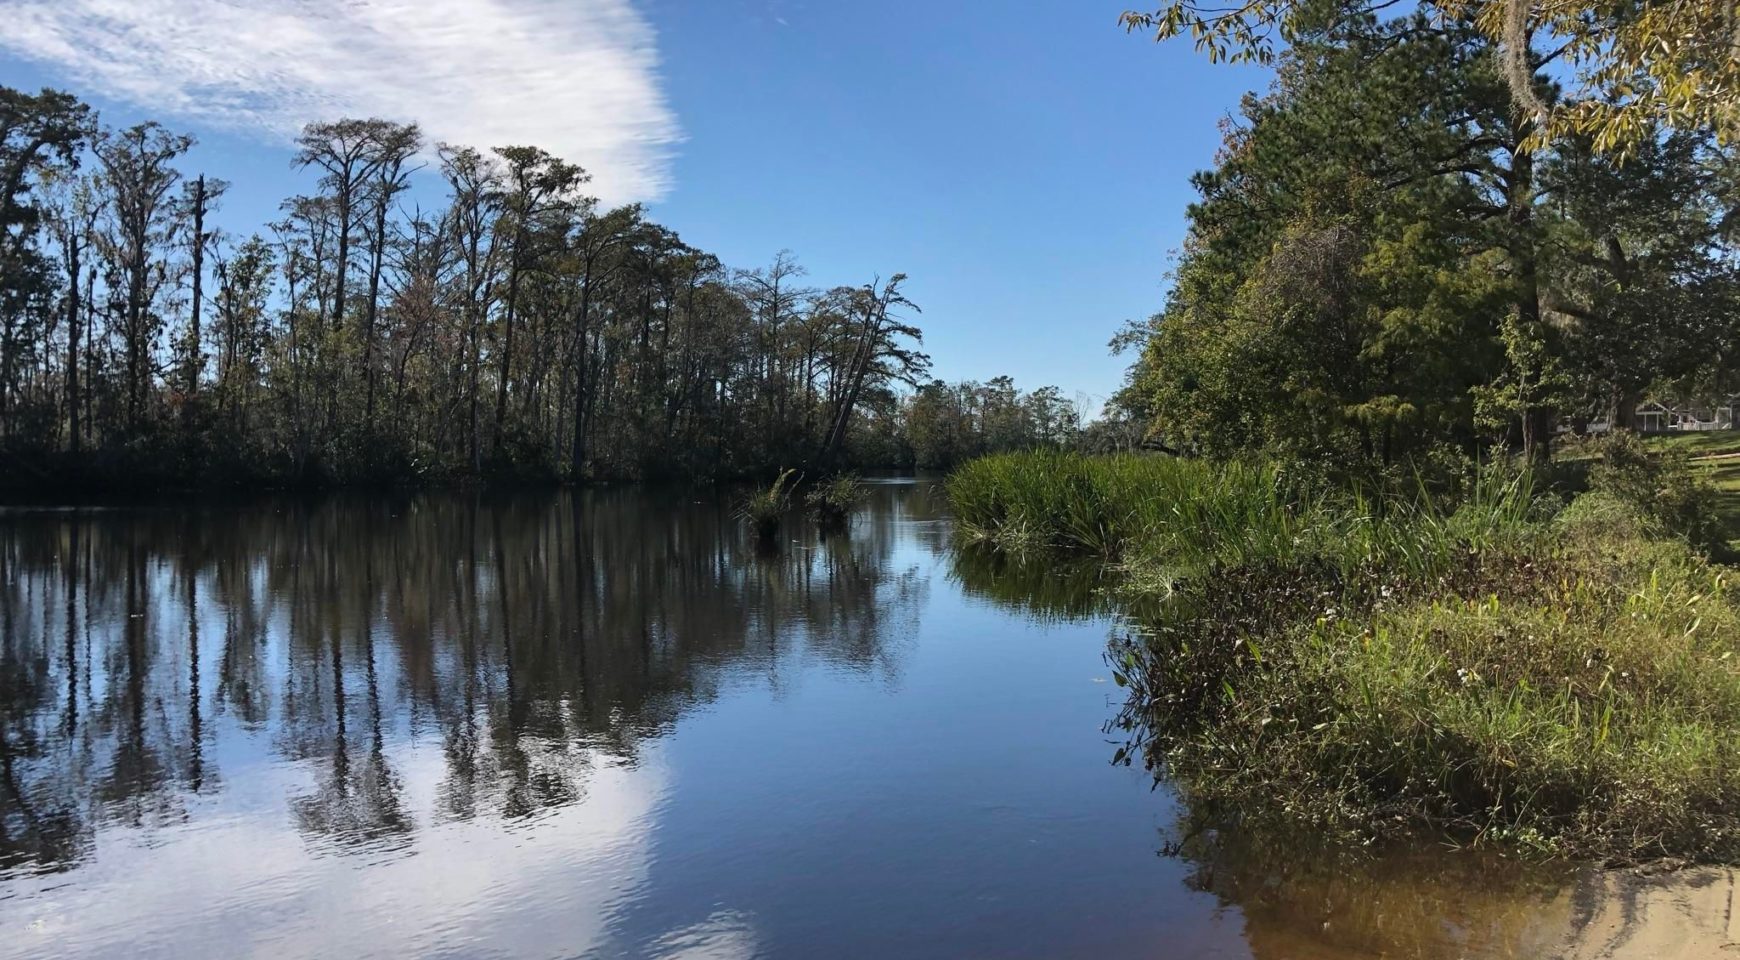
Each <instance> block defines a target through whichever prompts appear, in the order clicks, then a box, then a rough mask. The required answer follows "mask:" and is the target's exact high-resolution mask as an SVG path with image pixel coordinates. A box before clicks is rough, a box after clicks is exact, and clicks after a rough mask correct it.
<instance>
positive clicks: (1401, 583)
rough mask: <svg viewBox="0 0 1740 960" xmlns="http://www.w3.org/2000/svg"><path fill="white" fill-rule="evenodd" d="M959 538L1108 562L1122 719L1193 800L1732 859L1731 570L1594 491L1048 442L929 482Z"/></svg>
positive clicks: (1531, 844)
mask: <svg viewBox="0 0 1740 960" xmlns="http://www.w3.org/2000/svg"><path fill="white" fill-rule="evenodd" d="M948 492H949V495H950V497H951V499H952V500H953V501H954V503H955V507H956V510H957V511H958V512H959V515H960V518H961V523H962V525H963V530H964V531H965V535H966V536H967V537H968V538H969V539H974V540H979V541H984V542H988V543H992V544H998V545H1001V546H1002V547H1003V548H1004V549H1006V550H1011V551H1021V550H1028V551H1033V550H1048V551H1053V552H1063V553H1069V554H1074V555H1077V556H1082V555H1092V556H1098V557H1101V558H1103V560H1109V561H1115V563H1114V564H1113V565H1114V566H1115V568H1116V570H1117V571H1118V572H1119V574H1120V577H1121V586H1119V587H1118V588H1117V590H1118V593H1119V595H1120V596H1121V597H1122V598H1123V600H1124V603H1123V606H1124V608H1125V610H1126V612H1127V613H1128V622H1129V623H1130V624H1131V625H1130V626H1129V628H1128V629H1127V630H1124V631H1121V632H1120V634H1119V635H1118V636H1117V637H1115V638H1114V640H1113V643H1112V646H1111V648H1110V651H1109V653H1108V657H1109V660H1110V663H1111V666H1112V667H1113V670H1114V679H1116V680H1117V681H1118V682H1119V683H1120V684H1122V685H1125V686H1127V687H1129V688H1130V693H1131V696H1130V699H1129V701H1128V705H1127V706H1126V708H1125V709H1124V711H1123V713H1122V714H1121V715H1120V717H1119V718H1118V720H1117V721H1116V726H1117V727H1119V728H1120V729H1121V730H1122V731H1123V733H1124V734H1125V735H1126V738H1127V744H1126V746H1125V748H1124V749H1123V750H1121V751H1119V754H1118V757H1117V759H1118V760H1121V761H1124V762H1130V761H1132V760H1134V759H1135V758H1137V757H1141V758H1142V759H1143V760H1144V761H1145V762H1146V763H1147V765H1148V766H1149V767H1150V769H1152V770H1153V771H1154V772H1155V773H1156V775H1157V776H1159V775H1164V776H1166V777H1167V778H1168V779H1170V780H1171V781H1172V782H1173V783H1174V784H1175V785H1177V786H1178V788H1179V789H1181V790H1183V791H1185V792H1186V793H1187V794H1188V795H1190V796H1191V798H1192V799H1193V800H1194V801H1197V802H1200V803H1204V804H1207V805H1209V806H1212V807H1215V808H1217V809H1222V810H1224V811H1227V812H1228V815H1229V816H1237V817H1242V818H1279V819H1281V820H1283V821H1289V822H1299V821H1303V822H1308V823H1310V824H1311V825H1312V826H1313V827H1315V828H1318V829H1322V830H1326V831H1347V832H1349V833H1351V834H1356V835H1365V836H1372V835H1376V834H1381V833H1384V832H1387V831H1392V830H1394V831H1406V832H1414V831H1416V830H1418V829H1419V828H1421V827H1422V826H1423V827H1426V828H1428V829H1430V830H1434V831H1438V832H1440V833H1444V834H1448V835H1452V836H1455V837H1457V838H1459V839H1462V840H1467V841H1475V840H1478V841H1482V842H1486V841H1503V842H1504V843H1506V844H1508V845H1511V846H1521V847H1525V848H1529V849H1534V850H1539V851H1543V852H1551V853H1560V854H1579V855H1593V856H1600V857H1611V858H1616V859H1623V860H1631V859H1645V858H1655V857H1665V856H1685V857H1695V858H1710V859H1730V858H1734V857H1737V856H1740V737H1736V736H1735V735H1734V734H1735V732H1736V731H1740V595H1737V593H1736V591H1735V588H1734V587H1733V585H1732V583H1731V582H1730V581H1731V571H1729V570H1728V569H1727V568H1725V567H1722V566H1719V565H1715V564H1712V563H1710V562H1709V561H1708V560H1706V559H1705V558H1704V556H1703V555H1702V554H1700V553H1699V552H1698V551H1697V550H1696V549H1694V548H1693V547H1692V546H1691V545H1690V544H1689V543H1688V542H1687V541H1685V540H1684V539H1683V538H1678V537H1674V536H1670V535H1668V533H1667V528H1666V527H1665V526H1664V524H1663V523H1662V522H1661V520H1660V518H1659V517H1657V516H1654V515H1652V512H1651V511H1650V510H1648V509H1644V508H1640V507H1639V506H1638V505H1636V504H1633V503H1628V502H1626V501H1625V500H1624V499H1623V498H1621V497H1620V496H1619V495H1617V494H1615V493H1613V492H1601V493H1594V494H1587V495H1584V496H1582V497H1579V498H1578V499H1577V500H1575V501H1574V502H1573V503H1572V504H1571V505H1570V506H1569V507H1568V508H1564V509H1556V505H1555V503H1554V501H1553V500H1552V499H1551V498H1547V497H1542V496H1538V495H1537V494H1536V491H1535V490H1534V489H1533V487H1532V485H1531V483H1530V481H1529V479H1528V478H1527V477H1526V476H1506V475H1504V474H1503V473H1499V472H1489V473H1488V474H1487V475H1485V476H1483V477H1482V478H1481V479H1480V480H1479V481H1478V482H1476V483H1475V484H1474V485H1473V487H1472V488H1471V489H1469V490H1467V491H1465V492H1464V493H1463V495H1462V496H1461V497H1460V498H1459V499H1458V500H1457V501H1455V502H1445V501H1442V500H1439V499H1435V498H1432V497H1427V496H1424V495H1423V494H1416V495H1412V496H1409V495H1404V494H1387V495H1371V496H1365V497H1362V496H1359V495H1355V494H1341V495H1334V496H1332V495H1324V494H1311V493H1309V492H1307V491H1303V490H1300V489H1296V488H1294V487H1292V486H1291V485H1290V484H1289V482H1288V480H1287V478H1286V477H1285V475H1284V474H1282V473H1281V472H1279V471H1277V470H1274V469H1272V468H1266V467H1262V466H1252V465H1228V466H1215V465H1210V464H1204V463H1196V462H1184V461H1176V460H1167V459H1160V458H1145V457H1127V458H1106V459H1101V460H1095V459H1083V458H1068V457H1056V456H1051V455H1043V456H1032V457H1016V458H992V459H991V460H988V461H979V462H977V463H974V464H969V465H968V467H967V468H965V469H963V470H962V471H960V472H959V473H957V474H956V476H954V477H952V478H951V479H950V481H949V484H948Z"/></svg>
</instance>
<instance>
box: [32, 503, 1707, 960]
mask: <svg viewBox="0 0 1740 960" xmlns="http://www.w3.org/2000/svg"><path fill="white" fill-rule="evenodd" d="M871 491H872V493H871V497H870V500H869V502H868V503H867V504H866V505H865V506H864V508H863V509H861V510H860V511H858V512H857V514H856V515H855V516H854V518H853V521H852V524H851V527H850V530H849V531H848V532H846V533H845V534H844V535H830V536H827V537H821V536H819V535H818V532H817V531H815V530H814V529H812V528H810V527H808V526H806V525H805V524H803V523H801V522H798V521H797V520H795V518H794V519H793V520H792V521H791V522H788V523H787V524H786V526H785V528H784V530H783V532H782V538H781V543H780V545H779V548H778V549H777V550H774V551H772V552H768V551H762V550H758V549H756V547H755V546H754V545H753V544H752V543H751V542H750V539H749V538H748V537H747V536H745V535H744V533H743V531H741V530H740V529H739V528H738V525H737V524H736V523H735V522H733V521H732V519H731V510H730V506H729V499H728V498H721V497H712V496H684V495H678V494H668V495H661V494H654V493H648V492H645V491H629V490H620V491H589V492H584V493H572V494H561V495H554V494H552V495H547V496H516V497H506V498H495V499H491V498H479V497H467V496H453V495H430V496H404V497H398V498H379V497H375V498H363V497H357V498H334V499H328V500H323V501H317V502H315V501H303V500H285V501H282V502H276V503H271V504H267V505H264V506H262V505H260V504H253V505H248V506H236V507H224V506H221V505H206V506H202V507H195V508H189V507H185V506H182V507H173V508H163V509H151V510H115V511H96V510H86V511H69V512H58V513H57V512H40V511H38V512H25V513H12V514H6V513H0V711H4V712H3V714H0V724H3V726H0V931H4V933H5V934H6V935H5V936H3V937H0V957H10V956H20V957H36V956H114V957H129V958H132V957H139V956H164V957H180V956H187V955H190V954H214V955H225V956H231V955H236V956H239V955H250V954H252V955H270V956H335V957H356V956H365V955H366V956H405V955H430V956H436V955H445V956H456V957H472V956H503V957H518V956H534V957H546V956H564V957H618V956H639V957H658V958H671V957H707V958H732V957H750V956H773V957H786V956H791V957H808V956H864V957H886V956H898V957H960V956H987V957H990V956H995V957H1035V958H1038V957H1046V958H1052V957H1094V958H1101V957H1151V956H1157V957H1171V956H1191V957H1194V956H1211V957H1234V958H1246V957H1250V958H1261V960H1297V958H1317V957H1322V958H1328V957H1408V958H1420V960H1426V958H1431V960H1438V958H1445V960H1448V958H1452V957H1457V958H1461V957H1468V958H1476V957H1485V958H1496V957H1526V956H1553V955H1558V954H1559V953H1561V952H1563V951H1562V950H1561V949H1560V947H1559V946H1558V945H1563V944H1566V943H1572V944H1576V943H1584V942H1597V941H1591V940H1589V939H1588V938H1585V939H1584V940H1580V941H1579V940H1573V939H1568V938H1569V936H1570V934H1569V933H1568V932H1567V931H1571V932H1575V931H1579V930H1592V929H1597V927H1599V929H1600V930H1602V931H1605V932H1604V933H1602V934H1601V936H1602V937H1606V938H1607V939H1601V940H1599V941H1598V942H1600V943H1606V942H1609V940H1611V939H1612V937H1617V936H1625V935H1629V934H1628V933H1627V932H1626V931H1627V927H1626V926H1625V923H1624V922H1623V921H1615V922H1611V923H1609V922H1607V921H1600V920H1590V919H1589V918H1592V917H1594V918H1599V917H1600V915H1601V911H1600V909H1599V908H1598V906H1596V904H1598V903H1599V902H1602V897H1603V896H1604V894H1602V893H1601V892H1600V891H1601V890H1602V889H1604V888H1603V887H1602V886H1601V883H1600V882H1598V881H1595V880H1591V879H1589V878H1588V877H1587V876H1586V875H1575V876H1574V875H1572V874H1570V873H1568V872H1566V871H1562V870H1555V869H1553V868H1547V869H1544V870H1535V869H1530V868H1525V867H1523V866H1520V865H1518V864H1515V863H1510V862H1505V861H1495V860H1489V859H1485V858H1480V857H1472V856H1466V855H1461V854H1456V855H1447V854H1445V853H1444V852H1442V851H1437V850H1427V851H1424V852H1420V851H1403V852H1401V853H1400V855H1396V856H1390V855H1384V856H1377V855H1373V854H1371V853H1369V852H1363V853H1360V854H1359V855H1357V856H1351V857H1350V856H1347V855H1346V852H1345V851H1331V850H1322V849H1314V848H1310V847H1306V846H1302V845H1301V844H1300V838H1299V837H1298V836H1296V835H1293V836H1281V837H1277V836H1276V835H1275V834H1273V833H1264V832H1262V831H1258V830H1222V831H1219V832H1216V831H1212V830H1201V829H1197V826H1200V824H1202V823H1204V822H1208V821H1207V820H1206V818H1205V817H1204V816H1203V815H1201V814H1200V813H1193V812H1192V811H1191V810H1190V809H1189V807H1188V804H1186V803H1184V802H1182V801H1181V800H1180V799H1179V798H1178V797H1177V796H1175V795H1174V794H1172V793H1171V792H1169V791H1168V790H1167V789H1165V788H1164V785H1161V786H1162V789H1160V790H1158V791H1151V790H1150V787H1151V786H1152V784H1151V782H1150V780H1149V777H1148V775H1147V774H1146V772H1145V771H1141V770H1134V769H1126V768H1123V767H1113V766H1110V765H1109V764H1108V763H1107V761H1108V760H1109V759H1110V757H1111V754H1112V751H1113V750H1114V749H1115V747H1116V744H1113V743H1108V742H1107V736H1106V734H1105V733H1104V732H1103V731H1102V724H1103V723H1105V721H1106V720H1107V718H1109V717H1113V716H1115V715H1116V713H1117V710H1118V707H1119V704H1120V702H1121V700H1122V691H1120V690H1119V689H1118V688H1117V687H1116V686H1114V685H1113V684H1112V683H1110V682H1109V671H1108V670H1107V669H1106V667H1105V664H1104V663H1103V661H1102V656H1103V653H1104V651H1105V649H1106V647H1105V639H1106V634H1107V631H1108V629H1109V628H1110V623H1109V621H1108V608H1107V606H1106V600H1105V596H1104V592H1103V591H1102V590H1100V589H1099V587H1100V580H1099V573H1098V571H1097V570H1095V569H1094V568H1091V567H1086V568H1074V567H1067V568H1066V567H1058V566H1057V565H1055V564H1049V565H1048V564H1032V563H1029V564H1022V563H1020V562H1018V561H1012V560H1009V559H1007V558H999V557H997V556H996V555H994V554H985V553H982V552H976V551H968V550H959V551H957V550H955V549H954V548H953V545H952V541H951V532H950V526H949V523H948V521H947V518H946V515H945V513H944V512H943V511H942V509H941V505H940V498H939V497H937V496H936V495H935V494H934V492H933V491H932V489H931V487H930V485H929V484H927V483H918V484H913V483H874V484H871ZM1175 823H1176V824H1182V826H1174V824H1175ZM1222 825H1223V826H1224V824H1222ZM1163 829H1165V830H1166V831H1167V833H1165V834H1161V833H1160V831H1162V830H1163ZM1157 836H1170V837H1173V838H1174V839H1176V838H1178V837H1185V838H1187V840H1186V841H1185V842H1183V843H1182V844H1178V845H1177V846H1176V848H1174V847H1173V846H1172V845H1170V844H1169V845H1168V847H1167V849H1166V850H1165V852H1166V853H1167V854H1170V855H1168V856H1156V855H1155V854H1156V849H1155V848H1156V846H1157V842H1156V837H1157ZM1592 891H1593V892H1592ZM1673 896H1676V897H1677V896H1678V894H1677V893H1675V894H1673ZM1609 899H1611V898H1609ZM1621 902H1641V901H1621ZM1675 902H1678V901H1675ZM1662 909H1664V910H1665V909H1667V908H1666V907H1663V908H1662ZM1610 915H1611V914H1610ZM1628 915H1629V914H1628ZM1601 923H1606V926H1600V924H1601ZM1579 949H1580V948H1579ZM1576 955H1578V956H1582V955H1583V954H1576ZM1588 955H1591V956H1593V955H1597V954H1595V953H1589V954H1588Z"/></svg>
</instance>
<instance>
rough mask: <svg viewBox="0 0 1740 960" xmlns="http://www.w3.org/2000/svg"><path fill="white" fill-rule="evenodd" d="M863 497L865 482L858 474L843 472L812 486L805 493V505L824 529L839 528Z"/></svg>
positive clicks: (843, 524)
mask: <svg viewBox="0 0 1740 960" xmlns="http://www.w3.org/2000/svg"><path fill="white" fill-rule="evenodd" d="M863 499H864V484H863V483H862V482H861V481H860V480H859V479H858V478H857V476H855V475H853V474H849V473H842V474H839V475H838V476H835V477H833V478H832V479H829V480H826V481H823V482H822V483H818V484H816V485H815V486H813V487H811V488H810V489H809V490H808V491H807V492H806V493H805V494H804V505H805V506H807V507H808V508H809V511H810V516H812V517H814V518H815V520H816V522H817V523H818V524H820V525H821V526H822V527H823V528H824V529H839V528H841V527H844V526H845V525H846V521H847V520H849V519H850V518H851V516H852V510H853V509H854V508H856V507H857V506H858V504H859V503H861V502H862V501H863Z"/></svg>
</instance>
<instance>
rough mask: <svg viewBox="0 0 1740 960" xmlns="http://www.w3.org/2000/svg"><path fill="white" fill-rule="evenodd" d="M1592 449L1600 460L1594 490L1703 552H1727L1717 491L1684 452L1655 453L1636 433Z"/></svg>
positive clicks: (1592, 481) (1618, 436) (1594, 469)
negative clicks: (1623, 504)
mask: <svg viewBox="0 0 1740 960" xmlns="http://www.w3.org/2000/svg"><path fill="white" fill-rule="evenodd" d="M1590 449H1591V450H1592V451H1593V452H1594V453H1595V454H1597V455H1598V456H1599V458H1600V459H1599V460H1598V461H1597V462H1596V463H1594V464H1593V465H1592V466H1591V467H1590V468H1589V487H1590V489H1591V490H1592V491H1595V492H1599V493H1605V494H1607V495H1609V496H1612V497H1614V498H1616V499H1618V500H1619V501H1621V502H1623V503H1626V504H1629V505H1631V506H1633V507H1635V508H1636V509H1637V510H1638V511H1640V512H1641V513H1642V515H1643V516H1644V517H1645V518H1647V519H1649V520H1651V521H1653V522H1654V523H1656V524H1658V525H1659V526H1660V528H1661V529H1662V530H1664V531H1666V532H1668V533H1671V534H1674V535H1676V536H1681V537H1684V538H1685V539H1686V540H1687V541H1689V542H1690V543H1691V544H1692V545H1693V546H1696V547H1698V548H1699V549H1701V550H1705V551H1706V552H1709V551H1715V550H1719V549H1720V548H1721V547H1722V545H1723V543H1724V539H1725V538H1724V537H1723V532H1722V524H1721V521H1720V519H1719V518H1718V516H1717V513H1716V509H1715V502H1716V496H1717V495H1716V490H1715V488H1714V487H1713V486H1711V485H1710V483H1709V482H1708V481H1706V480H1704V479H1703V478H1702V477H1700V476H1699V475H1698V474H1697V472H1696V471H1694V470H1693V468H1692V465H1691V463H1690V462H1689V461H1688V460H1687V458H1686V455H1685V453H1684V452H1683V451H1679V450H1660V451H1651V450H1649V449H1648V448H1646V447H1645V446H1644V445H1643V441H1642V440H1640V439H1639V438H1638V436H1637V435H1636V434H1635V433H1632V432H1630V431H1620V432H1617V433H1614V434H1611V435H1609V436H1607V437H1604V438H1601V439H1600V440H1597V441H1595V442H1594V443H1593V444H1591V447H1590Z"/></svg>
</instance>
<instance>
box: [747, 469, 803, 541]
mask: <svg viewBox="0 0 1740 960" xmlns="http://www.w3.org/2000/svg"><path fill="white" fill-rule="evenodd" d="M796 472H797V471H795V470H784V471H781V472H780V475H779V476H778V477H776V478H774V481H773V483H772V484H771V485H770V486H768V487H767V488H766V489H764V490H757V491H755V492H754V493H752V494H750V495H749V496H748V497H746V498H745V499H744V500H743V502H742V503H741V504H740V505H739V506H738V508H737V516H738V517H739V518H740V519H741V520H743V522H744V523H746V524H748V525H749V529H750V530H751V531H753V532H754V533H755V536H756V537H757V539H759V540H761V541H763V542H768V541H772V540H773V539H774V538H776V537H777V536H778V535H779V525H780V521H781V520H783V519H784V517H785V514H786V511H787V510H789V509H790V508H791V492H792V489H793V488H794V487H795V486H796V485H797V484H796V482H795V481H794V480H793V479H792V475H793V474H795V473H796Z"/></svg>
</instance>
